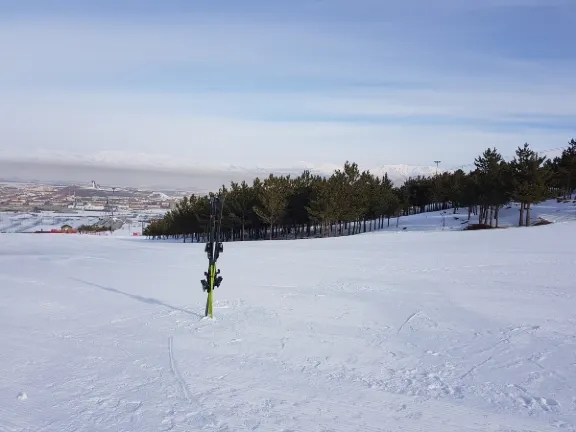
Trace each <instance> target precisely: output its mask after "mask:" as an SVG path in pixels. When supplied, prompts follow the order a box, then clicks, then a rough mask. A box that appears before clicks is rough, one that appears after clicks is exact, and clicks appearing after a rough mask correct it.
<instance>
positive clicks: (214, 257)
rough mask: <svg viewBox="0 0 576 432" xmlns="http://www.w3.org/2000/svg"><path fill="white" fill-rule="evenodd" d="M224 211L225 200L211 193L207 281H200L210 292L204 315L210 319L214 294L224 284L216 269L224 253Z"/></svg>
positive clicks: (205, 250) (206, 250)
mask: <svg viewBox="0 0 576 432" xmlns="http://www.w3.org/2000/svg"><path fill="white" fill-rule="evenodd" d="M218 211H220V214H218ZM223 211H224V198H222V199H220V198H219V197H216V196H214V194H213V193H211V194H210V221H209V230H208V242H207V243H206V247H205V248H204V252H206V255H207V256H208V271H207V272H204V275H205V276H206V279H202V280H201V281H200V282H201V283H202V289H203V290H204V291H207V292H208V298H207V299H206V310H205V312H204V315H205V316H210V318H214V316H213V314H212V292H213V291H214V288H217V287H219V286H220V283H221V282H222V276H219V275H220V270H219V269H216V262H217V261H218V257H219V256H220V254H221V253H222V252H223V251H224V245H223V244H222V242H221V241H220V232H221V228H222V213H223Z"/></svg>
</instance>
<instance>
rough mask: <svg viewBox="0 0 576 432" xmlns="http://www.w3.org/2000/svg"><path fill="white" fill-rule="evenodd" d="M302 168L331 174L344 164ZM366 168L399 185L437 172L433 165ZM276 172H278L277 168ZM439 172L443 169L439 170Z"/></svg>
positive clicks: (361, 169)
mask: <svg viewBox="0 0 576 432" xmlns="http://www.w3.org/2000/svg"><path fill="white" fill-rule="evenodd" d="M302 169H309V170H310V172H312V173H313V174H319V175H331V174H332V173H333V172H334V171H335V170H337V169H342V166H340V165H336V164H323V165H319V166H308V167H305V166H303V167H302ZM364 169H369V170H370V172H371V173H372V174H375V175H377V176H379V177H383V176H384V174H388V178H389V179H390V180H391V181H392V183H394V184H395V185H397V186H399V185H401V184H402V183H404V181H405V180H406V179H408V178H410V177H417V176H432V175H434V174H436V167H431V166H414V165H404V164H399V165H381V166H378V167H373V168H365V167H362V166H360V171H363V170H364ZM275 172H277V171H276V170H275ZM438 172H439V173H441V172H442V170H438Z"/></svg>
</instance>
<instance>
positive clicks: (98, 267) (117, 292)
mask: <svg viewBox="0 0 576 432" xmlns="http://www.w3.org/2000/svg"><path fill="white" fill-rule="evenodd" d="M575 236H576V224H575V223H573V222H564V223H557V224H553V225H548V226H543V227H531V228H509V229H502V230H491V231H473V232H462V231H444V232H442V231H431V232H410V231H408V232H379V233H369V234H366V235H357V236H350V237H340V238H332V239H314V240H297V241H264V242H246V243H240V242H237V243H227V244H225V245H224V253H223V254H222V255H221V258H220V260H219V267H220V268H221V269H222V276H223V277H224V280H223V282H222V285H221V287H220V288H218V289H217V290H216V291H215V309H214V311H215V318H214V319H213V320H209V319H203V315H204V305H205V297H206V294H205V293H204V292H203V291H202V289H201V285H200V279H201V278H202V277H203V272H204V271H205V270H206V267H207V260H206V257H205V254H204V252H203V247H204V246H203V245H202V244H190V243H186V244H183V243H174V242H162V241H152V240H146V239H143V238H121V237H97V236H94V237H93V236H75V235H23V234H6V235H2V236H0V287H1V294H2V301H1V302H0V347H1V349H0V431H2V432H6V431H44V432H52V431H54V432H56V431H58V432H62V431H86V432H88V431H90V432H93V431H138V432H144V431H168V430H173V431H230V432H232V431H244V430H257V431H279V432H288V431H298V432H300V431H306V432H314V431H425V432H463V431H482V432H484V431H502V432H503V431H508V432H512V431H514V432H519V431H524V432H526V431H534V432H546V431H575V430H576V278H575V276H576V248H575V247H574V242H573V239H574V238H575Z"/></svg>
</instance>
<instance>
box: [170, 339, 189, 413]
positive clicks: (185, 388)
mask: <svg viewBox="0 0 576 432" xmlns="http://www.w3.org/2000/svg"><path fill="white" fill-rule="evenodd" d="M172 340H173V338H172V336H170V337H169V338H168V355H169V357H170V371H171V372H172V375H174V378H176V380H177V381H178V384H180V387H181V388H182V393H183V394H184V397H185V398H186V400H187V401H188V402H192V396H191V395H190V389H188V384H186V381H184V379H183V378H182V375H181V374H180V370H179V369H178V365H177V364H176V359H175V358H174V348H173V343H172Z"/></svg>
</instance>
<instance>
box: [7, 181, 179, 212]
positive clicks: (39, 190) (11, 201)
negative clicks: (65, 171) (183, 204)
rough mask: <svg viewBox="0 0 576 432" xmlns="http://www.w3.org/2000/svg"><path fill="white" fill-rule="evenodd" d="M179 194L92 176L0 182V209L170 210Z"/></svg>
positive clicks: (68, 210)
mask: <svg viewBox="0 0 576 432" xmlns="http://www.w3.org/2000/svg"><path fill="white" fill-rule="evenodd" d="M167 192H168V193H167ZM182 195H183V193H182V192H171V191H149V190H140V189H137V188H129V187H119V186H101V185H100V184H98V183H97V182H96V181H95V180H92V181H90V182H88V183H86V184H80V185H48V184H38V183H16V182H0V211H8V212H9V211H17V212H21V211H30V212H40V211H52V212H63V213H73V212H75V211H95V212H110V213H111V214H112V213H114V212H119V211H120V212H122V211H139V210H169V209H170V208H172V207H173V206H174V205H175V202H176V201H177V200H178V199H179V198H180V197H181V196H182Z"/></svg>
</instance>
